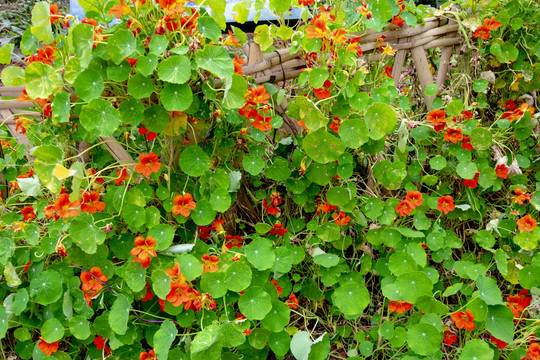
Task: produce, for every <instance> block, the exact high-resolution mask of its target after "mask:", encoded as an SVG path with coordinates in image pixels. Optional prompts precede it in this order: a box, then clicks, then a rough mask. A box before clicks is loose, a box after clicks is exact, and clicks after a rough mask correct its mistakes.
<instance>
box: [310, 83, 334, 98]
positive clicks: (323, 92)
mask: <svg viewBox="0 0 540 360" xmlns="http://www.w3.org/2000/svg"><path fill="white" fill-rule="evenodd" d="M331 87H332V83H331V82H330V80H325V81H324V84H323V87H321V88H318V89H313V93H314V94H315V96H316V97H317V99H319V100H323V99H327V98H329V97H330V95H332V94H331V93H330V88H331Z"/></svg>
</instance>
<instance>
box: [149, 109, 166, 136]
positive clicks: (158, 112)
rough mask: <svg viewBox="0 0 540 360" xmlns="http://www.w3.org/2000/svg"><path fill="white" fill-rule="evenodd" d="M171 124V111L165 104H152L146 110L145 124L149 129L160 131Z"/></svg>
mask: <svg viewBox="0 0 540 360" xmlns="http://www.w3.org/2000/svg"><path fill="white" fill-rule="evenodd" d="M167 125H169V113H168V112H167V110H165V109H164V108H163V106H159V105H154V106H150V107H149V108H147V109H146V110H145V111H144V126H145V127H146V128H147V129H148V131H152V132H155V133H160V132H162V131H163V130H165V128H166V127H167Z"/></svg>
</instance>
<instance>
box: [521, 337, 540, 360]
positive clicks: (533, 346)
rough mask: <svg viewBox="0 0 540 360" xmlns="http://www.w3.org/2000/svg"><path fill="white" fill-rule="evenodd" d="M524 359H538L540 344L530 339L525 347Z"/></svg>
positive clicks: (539, 356)
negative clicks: (525, 355)
mask: <svg viewBox="0 0 540 360" xmlns="http://www.w3.org/2000/svg"><path fill="white" fill-rule="evenodd" d="M525 359H526V360H540V345H538V343H537V342H536V341H531V343H530V344H529V347H528V349H527V357H525Z"/></svg>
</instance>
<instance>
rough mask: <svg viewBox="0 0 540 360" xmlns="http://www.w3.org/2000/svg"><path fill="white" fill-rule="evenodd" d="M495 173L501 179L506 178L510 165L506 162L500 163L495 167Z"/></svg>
mask: <svg viewBox="0 0 540 360" xmlns="http://www.w3.org/2000/svg"><path fill="white" fill-rule="evenodd" d="M495 174H497V177H500V178H501V179H506V178H507V177H508V167H507V166H506V165H505V164H499V165H497V166H496V167H495Z"/></svg>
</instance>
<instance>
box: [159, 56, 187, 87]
mask: <svg viewBox="0 0 540 360" xmlns="http://www.w3.org/2000/svg"><path fill="white" fill-rule="evenodd" d="M158 76H159V78H160V79H161V80H163V81H167V82H170V83H173V84H184V83H185V82H186V81H188V80H189V78H190V76H191V63H190V61H189V59H188V58H187V57H185V56H183V55H174V56H171V57H169V58H168V59H167V60H165V61H162V62H161V63H160V64H159V66H158Z"/></svg>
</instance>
